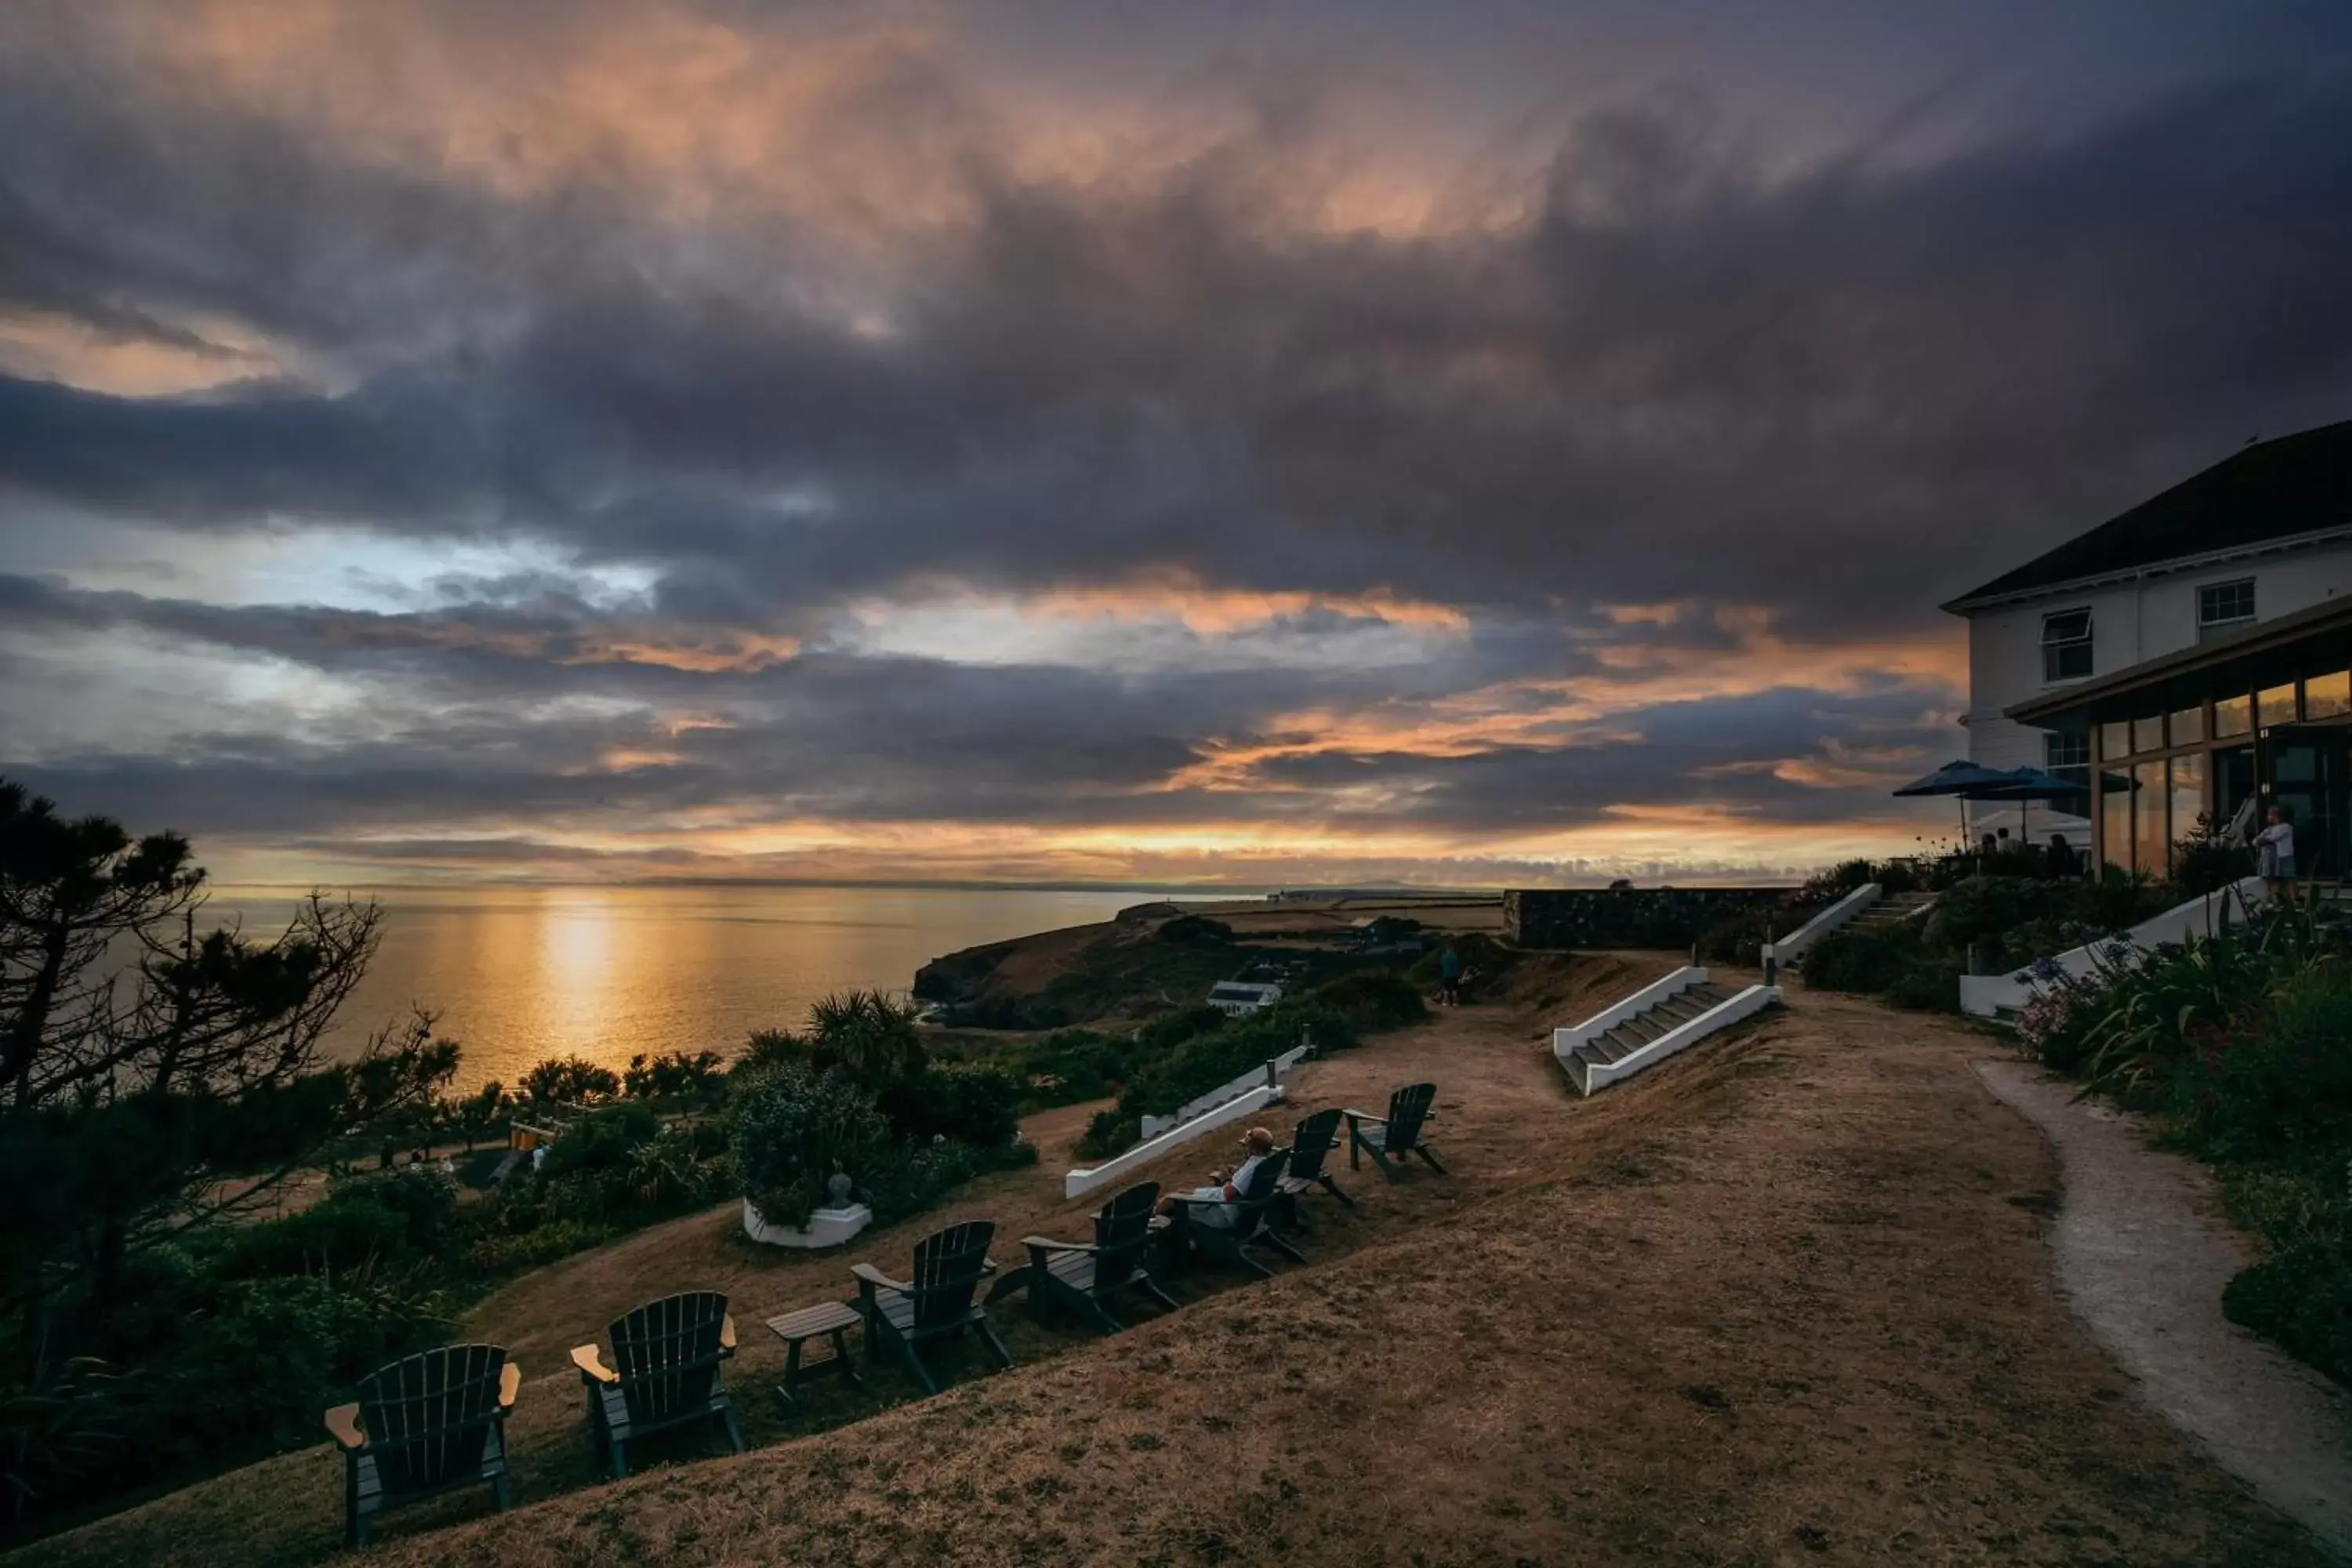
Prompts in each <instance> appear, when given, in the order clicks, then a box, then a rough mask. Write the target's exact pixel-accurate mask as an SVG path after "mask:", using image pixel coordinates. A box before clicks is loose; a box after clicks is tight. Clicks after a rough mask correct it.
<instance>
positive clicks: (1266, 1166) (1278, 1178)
mask: <svg viewBox="0 0 2352 1568" xmlns="http://www.w3.org/2000/svg"><path fill="white" fill-rule="evenodd" d="M1289 1164H1290V1151H1289V1150H1287V1149H1276V1151H1275V1152H1273V1153H1271V1154H1268V1155H1267V1156H1266V1157H1265V1159H1263V1160H1261V1161H1259V1162H1258V1166H1257V1169H1256V1170H1255V1171H1252V1172H1251V1173H1250V1183H1249V1185H1248V1186H1247V1187H1246V1188H1244V1189H1243V1192H1242V1195H1241V1197H1240V1199H1239V1201H1237V1202H1235V1203H1234V1204H1231V1205H1227V1204H1226V1203H1225V1201H1224V1200H1223V1198H1212V1197H1195V1196H1193V1195H1192V1194H1190V1193H1178V1194H1176V1208H1175V1212H1174V1218H1175V1221H1176V1224H1177V1226H1178V1227H1179V1230H1178V1245H1180V1246H1183V1245H1187V1244H1189V1245H1190V1246H1191V1247H1192V1249H1193V1250H1194V1251H1196V1252H1198V1253H1200V1255H1201V1256H1202V1257H1203V1258H1208V1259H1209V1260H1210V1261H1211V1262H1213V1263H1231V1264H1235V1265H1238V1266H1239V1267H1241V1268H1246V1269H1248V1270H1249V1271H1250V1272H1251V1273H1253V1274H1255V1275H1256V1276H1257V1277H1258V1278H1259V1279H1272V1278H1273V1276H1274V1270H1273V1269H1271V1268H1267V1267H1266V1266H1265V1264H1263V1263H1260V1262H1259V1261H1258V1260H1257V1259H1256V1258H1252V1257H1251V1256H1250V1255H1249V1253H1248V1251H1247V1250H1246V1249H1247V1248H1249V1247H1259V1246H1264V1247H1272V1248H1274V1249H1275V1250H1276V1252H1279V1253H1281V1254H1282V1255H1283V1256H1284V1257H1285V1258H1289V1259H1291V1260H1292V1261H1293V1262H1295V1263H1304V1262H1306V1261H1307V1255H1306V1254H1305V1253H1303V1252H1301V1251H1299V1250H1298V1249H1297V1247H1293V1246H1291V1245H1290V1243H1288V1242H1287V1241H1285V1240H1284V1239H1283V1238H1282V1237H1280V1236H1279V1235H1278V1234H1276V1231H1275V1228H1274V1226H1272V1224H1270V1223H1269V1218H1270V1215H1271V1213H1272V1211H1273V1209H1274V1206H1275V1205H1276V1204H1278V1203H1280V1202H1281V1201H1282V1177H1283V1173H1284V1172H1285V1171H1286V1170H1287V1169H1288V1168H1289ZM1218 1207H1231V1208H1232V1209H1233V1210H1234V1223H1233V1224H1231V1225H1229V1226H1228V1225H1212V1224H1209V1223H1207V1222H1206V1221H1204V1220H1202V1218H1200V1217H1199V1215H1197V1214H1196V1213H1195V1212H1194V1211H1196V1210H1200V1209H1207V1208H1218Z"/></svg>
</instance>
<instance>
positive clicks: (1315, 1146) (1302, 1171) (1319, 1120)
mask: <svg viewBox="0 0 2352 1568" xmlns="http://www.w3.org/2000/svg"><path fill="white" fill-rule="evenodd" d="M1338 1139H1339V1110H1338V1108H1337V1107H1334V1108H1333V1109H1331V1110H1318V1111H1317V1112H1316V1113H1315V1114H1314V1115H1312V1116H1309V1117H1307V1118H1306V1119H1305V1120H1304V1121H1300V1122H1299V1124H1298V1125H1297V1127H1295V1128H1293V1129H1291V1132H1290V1173H1291V1174H1292V1175H1294V1176H1297V1177H1299V1178H1301V1179H1302V1180H1306V1181H1310V1182H1311V1181H1314V1180H1315V1179H1316V1178H1318V1177H1319V1176H1320V1175H1322V1174H1323V1157H1324V1156H1325V1155H1327V1154H1328V1153H1330V1152H1331V1147H1332V1145H1333V1143H1334V1142H1337V1141H1338Z"/></svg>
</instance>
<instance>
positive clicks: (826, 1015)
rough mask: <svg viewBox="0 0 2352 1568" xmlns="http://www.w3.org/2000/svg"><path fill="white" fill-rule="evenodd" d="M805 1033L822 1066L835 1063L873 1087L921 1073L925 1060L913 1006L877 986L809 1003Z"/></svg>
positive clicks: (823, 997)
mask: <svg viewBox="0 0 2352 1568" xmlns="http://www.w3.org/2000/svg"><path fill="white" fill-rule="evenodd" d="M808 1037H809V1040H810V1043H811V1045H812V1046H813V1047H814V1052H813V1055H814V1059H815V1061H816V1063H817V1065H819V1066H820V1067H825V1066H832V1065H835V1064H836V1063H837V1064H839V1065H840V1066H841V1067H842V1068H845V1069H846V1070H847V1071H848V1073H849V1075H850V1076H851V1077H852V1078H854V1079H856V1080H857V1081H858V1082H860V1083H864V1084H870V1085H873V1086H876V1087H877V1088H879V1087H881V1086H883V1085H886V1084H892V1083H898V1082H901V1081H903V1080H905V1079H910V1078H914V1077H916V1076H918V1075H919V1074H920V1073H921V1072H922V1070H923V1068H925V1067H926V1066H927V1065H929V1059H930V1057H929V1052H927V1051H925V1050H924V1049H923V1041H922V1037H921V1035H920V1034H919V1033H918V1032H917V1030H916V1028H915V1010H914V1008H912V1007H910V1006H908V1005H906V1004H904V1003H901V1002H898V1001H897V1000H895V999H893V998H892V997H890V996H887V995H886V994H883V993H882V992H879V991H849V992H842V993H835V994H828V995H824V996H821V997H819V998H818V999H817V1000H816V1001H815V1002H814V1003H813V1004H811V1005H810V1007H809V1014H808Z"/></svg>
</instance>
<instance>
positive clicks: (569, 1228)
mask: <svg viewBox="0 0 2352 1568" xmlns="http://www.w3.org/2000/svg"><path fill="white" fill-rule="evenodd" d="M619 1234H620V1232H619V1231H618V1230H616V1229H615V1228H614V1226H609V1225H604V1224H602V1223H600V1222H598V1221H595V1220H591V1219H583V1218H577V1217H575V1218H572V1219H555V1220H549V1221H548V1222H547V1223H545V1224H544V1225H539V1226H532V1227H531V1228H530V1229H529V1230H521V1231H493V1232H491V1233H489V1234H488V1235H485V1236H482V1237H478V1238H476V1240H475V1242H474V1244H473V1245H472V1246H471V1247H468V1248H467V1252H466V1262H467V1268H470V1269H472V1270H473V1271H474V1272H475V1273H477V1274H478V1275H479V1276H480V1277H481V1278H482V1279H504V1278H506V1277H507V1276H508V1275H509V1274H520V1273H521V1272H522V1271H523V1270H525V1269H528V1268H543V1267H545V1266H546V1265H548V1264H550V1263H553V1262H555V1261H556V1260H557V1259H558V1258H569V1257H571V1256H572V1254H573V1253H575V1252H585V1251H587V1250H588V1249H589V1248H590V1247H602V1246H604V1243H606V1242H608V1241H610V1240H612V1239H613V1237H615V1236H617V1235H619Z"/></svg>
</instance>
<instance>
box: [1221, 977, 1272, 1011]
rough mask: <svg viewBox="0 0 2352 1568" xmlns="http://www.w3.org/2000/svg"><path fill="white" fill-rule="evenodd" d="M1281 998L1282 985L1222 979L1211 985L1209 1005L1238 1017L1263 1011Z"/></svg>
mask: <svg viewBox="0 0 2352 1568" xmlns="http://www.w3.org/2000/svg"><path fill="white" fill-rule="evenodd" d="M1281 1000H1282V987H1281V986H1279V985H1268V984H1260V983H1259V982H1257V981H1255V980H1220V981H1218V982H1217V983H1216V984H1214V985H1212V986H1210V987H1209V1005H1210V1006H1212V1007H1214V1008H1215V1009H1216V1010H1217V1011H1218V1012H1220V1013H1224V1014H1228V1015H1230V1016H1234V1017H1236V1018H1238V1017H1240V1016H1242V1015H1243V1014H1244V1013H1259V1012H1263V1011H1265V1009H1266V1008H1268V1007H1271V1006H1273V1005H1275V1004H1276V1002H1279V1001H1281Z"/></svg>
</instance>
